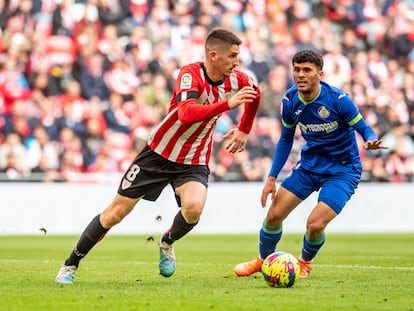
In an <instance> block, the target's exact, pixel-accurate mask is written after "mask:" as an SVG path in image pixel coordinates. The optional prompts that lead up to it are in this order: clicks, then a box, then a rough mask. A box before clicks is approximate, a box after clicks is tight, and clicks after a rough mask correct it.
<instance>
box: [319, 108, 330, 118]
mask: <svg viewBox="0 0 414 311" xmlns="http://www.w3.org/2000/svg"><path fill="white" fill-rule="evenodd" d="M318 114H319V116H320V117H321V118H327V117H329V115H330V114H331V112H330V111H329V110H328V109H327V108H326V107H325V106H322V107H320V108H319V109H318Z"/></svg>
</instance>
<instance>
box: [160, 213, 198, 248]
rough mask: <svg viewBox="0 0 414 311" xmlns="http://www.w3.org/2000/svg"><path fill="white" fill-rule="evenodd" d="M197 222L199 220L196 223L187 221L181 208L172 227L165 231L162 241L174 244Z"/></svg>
mask: <svg viewBox="0 0 414 311" xmlns="http://www.w3.org/2000/svg"><path fill="white" fill-rule="evenodd" d="M196 224H197V222H196V223H194V224H189V223H187V222H186V221H185V219H184V217H183V214H181V210H180V211H179V212H178V213H177V215H175V218H174V221H173V224H172V226H171V228H170V229H169V230H168V231H167V232H166V233H164V235H163V237H162V241H164V242H166V243H167V244H172V243H173V242H174V241H177V240H179V239H181V238H182V237H183V236H185V235H186V234H187V233H188V232H190V231H191V229H193V228H194V226H195V225H196Z"/></svg>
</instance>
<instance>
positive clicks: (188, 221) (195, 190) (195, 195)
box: [159, 181, 207, 277]
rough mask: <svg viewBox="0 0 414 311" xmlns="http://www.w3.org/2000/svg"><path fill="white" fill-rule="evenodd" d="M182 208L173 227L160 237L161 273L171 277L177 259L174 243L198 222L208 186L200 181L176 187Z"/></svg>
mask: <svg viewBox="0 0 414 311" xmlns="http://www.w3.org/2000/svg"><path fill="white" fill-rule="evenodd" d="M175 192H176V195H177V198H178V201H179V205H180V206H181V209H180V210H179V211H178V213H177V214H176V216H175V218H174V220H173V223H172V225H171V227H170V228H169V229H168V230H167V231H166V232H165V233H164V235H163V236H162V237H161V239H160V243H159V245H160V266H159V267H160V274H161V275H163V276H165V277H169V276H171V275H173V274H174V272H175V269H176V260H175V253H174V247H173V243H174V242H175V241H177V240H179V239H181V238H182V237H183V236H185V235H186V234H187V233H188V232H190V231H191V230H192V229H193V228H194V226H195V225H196V224H197V223H198V220H199V219H200V216H201V213H202V212H203V209H204V205H205V202H206V196H207V188H206V186H205V185H204V184H203V183H200V182H198V181H189V182H186V183H184V184H182V185H180V186H179V187H177V188H176V189H175Z"/></svg>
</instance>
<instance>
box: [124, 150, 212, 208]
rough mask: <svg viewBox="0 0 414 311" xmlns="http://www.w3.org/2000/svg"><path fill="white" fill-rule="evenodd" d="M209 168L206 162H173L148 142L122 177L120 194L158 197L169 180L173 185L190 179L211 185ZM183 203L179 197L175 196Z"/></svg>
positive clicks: (134, 197)
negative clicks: (209, 182)
mask: <svg viewBox="0 0 414 311" xmlns="http://www.w3.org/2000/svg"><path fill="white" fill-rule="evenodd" d="M209 175H210V169H209V168H208V166H207V165H188V164H182V163H175V162H171V161H169V160H167V159H165V158H163V157H162V156H160V155H159V154H158V153H156V152H154V151H153V150H152V149H151V148H150V147H149V146H145V147H144V148H143V149H142V151H141V152H140V153H139V154H138V155H137V157H136V158H135V160H134V162H133V163H132V164H131V165H130V166H129V168H128V170H127V171H126V172H125V174H124V176H123V177H122V180H121V183H120V184H119V187H118V193H119V194H120V195H123V196H126V197H129V198H132V199H136V198H139V197H141V196H143V199H145V200H148V201H155V200H156V199H157V198H158V197H159V196H160V194H161V192H162V190H163V189H164V188H165V187H166V186H167V185H168V184H170V185H171V186H172V187H173V189H174V190H175V188H177V187H179V186H181V185H182V184H185V183H186V182H189V181H198V182H200V183H202V184H203V185H204V186H206V187H207V186H208V178H209ZM176 199H177V203H178V205H179V206H181V202H180V199H179V198H178V197H177V196H176Z"/></svg>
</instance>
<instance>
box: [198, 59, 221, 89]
mask: <svg viewBox="0 0 414 311" xmlns="http://www.w3.org/2000/svg"><path fill="white" fill-rule="evenodd" d="M200 65H201V68H202V69H203V71H204V76H205V77H206V80H207V82H208V84H211V85H213V86H217V85H220V84H223V83H224V79H225V78H223V79H221V80H218V81H213V80H211V79H210V77H209V76H208V75H207V70H206V67H204V63H200Z"/></svg>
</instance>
